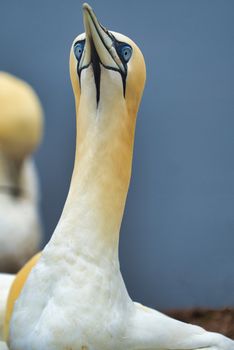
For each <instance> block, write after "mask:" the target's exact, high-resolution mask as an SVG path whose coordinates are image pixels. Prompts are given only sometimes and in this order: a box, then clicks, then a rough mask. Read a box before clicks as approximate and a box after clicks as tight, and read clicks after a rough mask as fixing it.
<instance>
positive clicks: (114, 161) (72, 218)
mask: <svg viewBox="0 0 234 350" xmlns="http://www.w3.org/2000/svg"><path fill="white" fill-rule="evenodd" d="M99 108H101V106H100V107H99ZM113 116H114V118H115V119H114V120H113ZM92 118H93V119H92ZM111 118H112V120H111ZM90 119H92V120H90ZM129 119H130V118H129V116H128V115H127V112H126V109H125V108H124V106H122V108H120V107H119V106H118V110H116V111H113V109H112V112H111V114H110V113H107V111H105V110H103V112H102V113H98V115H96V116H94V115H90V112H86V110H85V108H82V104H81V106H80V107H79V109H78V111H77V146H76V158H75V166H74V171H73V175H72V180H71V186H70V191H69V194H68V197H67V201H66V203H65V207H64V210H63V214H62V216H61V219H60V222H59V224H58V227H57V229H56V231H55V234H54V235H53V240H55V241H59V242H63V244H64V242H65V241H66V242H70V247H71V249H72V250H73V251H74V252H75V254H77V255H84V256H86V258H87V257H89V258H90V257H92V259H94V260H95V261H97V259H98V260H99V263H100V264H101V261H102V260H105V261H106V259H108V260H111V261H116V262H117V261H118V243H119V231H120V226H121V221H122V216H123V211H124V206H125V201H126V195H127V191H128V186H129V180H130V175H131V163H132V151H133V139H134V126H135V122H134V118H132V120H133V121H131V125H130V124H129ZM108 120H109V121H110V120H111V122H108ZM87 123H88V124H87Z"/></svg>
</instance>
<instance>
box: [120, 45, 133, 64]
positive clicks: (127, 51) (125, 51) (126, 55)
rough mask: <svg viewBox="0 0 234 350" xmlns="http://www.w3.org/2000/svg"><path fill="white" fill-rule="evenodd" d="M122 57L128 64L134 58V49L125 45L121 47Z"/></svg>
mask: <svg viewBox="0 0 234 350" xmlns="http://www.w3.org/2000/svg"><path fill="white" fill-rule="evenodd" d="M120 52H121V56H122V58H123V59H124V61H125V62H128V61H129V60H130V58H131V56H132V48H131V46H129V45H123V46H122V47H121V50H120Z"/></svg>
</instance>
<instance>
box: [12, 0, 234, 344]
mask: <svg viewBox="0 0 234 350" xmlns="http://www.w3.org/2000/svg"><path fill="white" fill-rule="evenodd" d="M83 8H84V26H85V34H81V35H79V36H78V37H77V38H76V39H75V41H74V42H73V45H72V49H71V55H70V74H71V81H72V86H73V90H74V95H75V103H76V113H77V144H76V156H75V165H74V171H73V176H72V180H71V186H70V191H69V194H68V197H67V201H66V203H65V207H64V210H63V213H62V216H61V218H60V221H59V223H58V225H57V227H56V229H55V232H54V234H53V236H52V238H51V240H50V242H49V243H48V245H47V246H46V247H45V249H44V250H43V252H42V254H41V256H36V257H35V258H34V259H33V260H31V261H30V262H29V264H28V265H26V266H25V268H23V269H22V270H21V272H20V273H19V274H18V276H17V277H16V280H15V282H14V284H13V287H12V289H11V292H10V297H9V299H8V306H7V309H8V310H7V317H6V324H5V335H6V337H8V343H9V346H10V349H11V350H42V349H43V350H65V349H67V350H68V349H69V350H146V349H148V350H156V349H158V350H159V349H160V350H170V349H171V350H172V349H174V350H175V349H176V350H179V349H184V350H185V349H186V350H189V349H190V350H191V349H203V350H205V349H206V350H207V349H209V350H233V349H234V342H233V341H232V340H230V339H228V338H226V337H224V336H222V335H220V334H217V333H211V332H206V331H205V330H203V329H202V328H200V327H198V326H193V325H189V324H185V323H182V322H179V321H176V320H174V319H171V318H169V317H167V316H165V315H163V314H161V313H160V312H157V311H155V310H152V309H150V308H147V307H145V306H143V305H141V304H138V303H134V302H133V301H132V300H131V299H130V297H129V295H128V292H127V290H126V287H125V284H124V282H123V279H122V276H121V272H120V268H119V259H118V244H119V230H120V225H121V220H122V216H123V211H124V206H125V200H126V195H127V191H128V187H129V180H130V175H131V164H132V153H133V142H134V130H135V120H136V114H137V110H138V106H139V103H140V100H141V95H142V91H143V88H144V83H145V63H144V58H143V55H142V53H141V51H140V50H139V48H138V47H137V46H136V45H135V44H134V42H133V41H131V40H130V39H129V38H127V37H125V36H123V35H121V34H118V33H115V32H110V31H107V30H106V29H105V28H104V27H103V26H102V25H101V24H100V23H99V22H98V21H97V18H96V16H95V14H94V12H93V11H92V9H91V8H90V7H89V5H87V4H84V6H83ZM33 266H34V267H33ZM28 274H29V275H28ZM25 281H26V283H25ZM24 283H25V284H24ZM23 284H24V287H23V289H22V291H21V287H22V285H23ZM18 296H19V297H18ZM16 299H17V300H16ZM15 300H16V301H15ZM14 302H15V304H14ZM13 307H14V309H13ZM12 309H13V313H12V314H11V311H12ZM9 322H10V331H9V328H8V327H9ZM8 331H9V333H8Z"/></svg>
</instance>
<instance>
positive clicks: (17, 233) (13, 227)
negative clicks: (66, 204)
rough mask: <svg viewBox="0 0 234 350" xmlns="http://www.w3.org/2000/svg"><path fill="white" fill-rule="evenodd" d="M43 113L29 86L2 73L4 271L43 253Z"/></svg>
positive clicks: (0, 260)
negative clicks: (39, 162) (37, 161)
mask: <svg viewBox="0 0 234 350" xmlns="http://www.w3.org/2000/svg"><path fill="white" fill-rule="evenodd" d="M42 126H43V112H42V107H41V104H40V101H39V99H38V97H37V95H36V93H35V92H34V90H33V89H32V88H31V86H29V85H28V84H27V83H26V82H24V81H22V80H20V79H18V78H16V77H14V76H12V75H10V74H8V73H5V72H0V271H2V272H16V271H18V270H19V268H21V267H22V266H23V265H24V264H25V262H26V261H27V260H28V259H29V258H30V257H31V256H32V255H34V254H35V252H36V251H37V250H38V249H39V245H40V242H41V223H40V217H39V212H38V179H37V173H36V170H35V167H34V163H33V160H32V157H31V154H32V152H33V151H34V150H35V148H36V147H37V146H38V144H39V142H40V140H41V135H42Z"/></svg>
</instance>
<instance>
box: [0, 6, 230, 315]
mask: <svg viewBox="0 0 234 350" xmlns="http://www.w3.org/2000/svg"><path fill="white" fill-rule="evenodd" d="M90 3H91V5H92V6H93V7H94V8H95V10H96V13H97V15H98V17H99V18H100V20H101V22H102V23H103V24H104V25H105V26H107V27H108V28H109V29H113V30H116V31H119V32H122V33H124V34H126V35H128V36H130V37H131V38H132V39H134V40H135V41H136V42H137V43H138V45H139V46H140V47H141V49H142V51H143V53H144V55H145V59H146V64H147V72H148V79H147V85H146V88H145V92H144V97H143V101H142V104H141V108H140V112H139V118H138V123H137V131H136V143H135V154H134V165H133V176H132V182H131V188H130V192H129V196H128V201H127V207H126V212H125V217H124V220H123V225H122V233H121V247H120V248H121V250H120V257H121V266H122V271H123V275H124V278H125V281H126V283H127V286H128V289H129V292H130V294H131V296H132V297H133V298H134V299H137V300H139V301H141V302H144V303H145V304H148V305H151V306H155V307H158V308H160V309H165V308H169V307H179V306H180V307H182V306H183V307H184V306H192V305H200V306H216V307H218V306H223V305H234V181H233V180H234V156H233V151H234V137H233V127H234V113H233V112H234V99H233V97H234V44H233V43H234V41H233V39H234V21H233V13H234V2H233V1H232V0H230V1H227V0H225V1H224V0H219V1H216V0H210V1H209V0H196V1H195V0H193V1H188V0H177V1H175V0H160V1H159V0H157V1H155V0H151V1H150V0H148V1H135V0H131V1H130V0H129V1H126V0H118V1H107V0H105V1H90ZM80 32H83V24H82V16H81V1H78V0H69V1H58V0H50V1H47V0H43V1H42V0H41V1H32V0H21V1H16V0H15V1H3V0H1V1H0V69H1V70H6V71H9V72H11V73H13V74H16V75H18V76H20V77H22V78H24V79H26V80H27V81H29V82H30V83H31V84H32V85H33V86H34V88H35V89H36V91H37V92H38V94H39V96H40V98H41V100H42V103H43V106H44V110H45V115H46V123H45V136H44V140H43V144H42V146H41V147H40V149H39V150H38V152H37V154H36V162H37V166H38V169H39V173H40V178H41V188H42V214H43V220H44V226H45V233H46V238H45V241H47V240H48V239H49V237H50V235H51V234H52V232H53V229H54V227H55V225H56V223H57V221H58V218H59V216H60V214H61V210H62V208H63V204H64V201H65V198H66V194H67V191H68V188H69V181H70V177H71V172H72V166H73V159H74V143H75V111H74V101H73V95H72V90H71V86H70V80H69V71H68V57H69V50H70V45H71V42H72V40H73V38H74V37H75V36H76V35H77V34H78V33H80Z"/></svg>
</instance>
